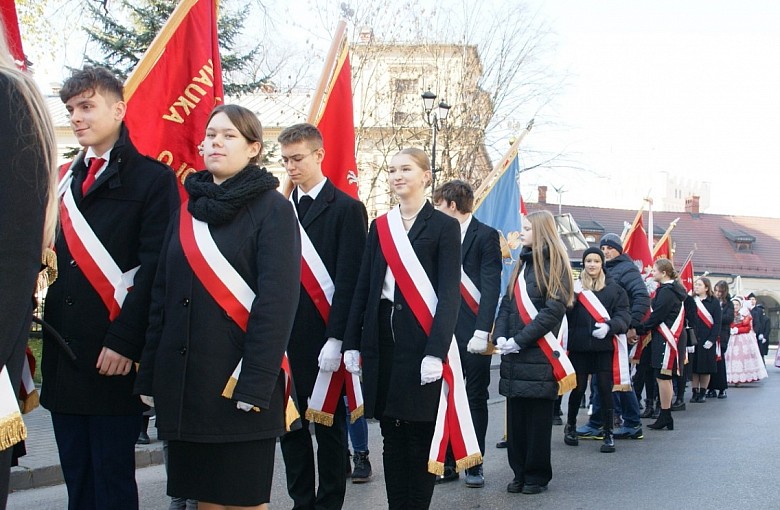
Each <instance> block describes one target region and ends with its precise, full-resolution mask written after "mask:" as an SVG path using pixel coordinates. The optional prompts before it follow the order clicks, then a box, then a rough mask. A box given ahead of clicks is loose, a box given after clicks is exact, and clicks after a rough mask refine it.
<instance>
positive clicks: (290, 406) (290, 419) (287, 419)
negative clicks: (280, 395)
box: [284, 399, 301, 432]
mask: <svg viewBox="0 0 780 510" xmlns="http://www.w3.org/2000/svg"><path fill="white" fill-rule="evenodd" d="M300 417H301V413H300V412H299V411H298V408H297V407H296V406H295V402H293V401H292V399H290V400H288V401H287V409H285V413H284V428H285V430H286V431H287V432H290V431H291V430H292V425H293V423H295V422H296V421H297V420H299V419H300Z"/></svg>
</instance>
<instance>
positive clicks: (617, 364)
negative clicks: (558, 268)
mask: <svg viewBox="0 0 780 510" xmlns="http://www.w3.org/2000/svg"><path fill="white" fill-rule="evenodd" d="M574 287H575V292H576V293H577V294H578V297H577V299H578V300H579V302H580V303H582V306H584V307H585V309H586V310H587V311H588V313H589V314H590V316H591V317H593V320H595V321H596V323H597V324H599V323H605V322H607V321H608V320H609V319H610V315H609V312H608V311H607V309H606V308H604V304H603V303H602V302H601V300H599V298H598V297H597V296H596V294H595V293H594V292H593V291H592V290H585V289H583V288H582V283H581V282H580V281H579V280H578V281H577V282H575V285H574ZM612 346H613V351H612V391H629V390H631V375H630V372H629V366H628V342H627V341H626V335H625V334H620V335H612Z"/></svg>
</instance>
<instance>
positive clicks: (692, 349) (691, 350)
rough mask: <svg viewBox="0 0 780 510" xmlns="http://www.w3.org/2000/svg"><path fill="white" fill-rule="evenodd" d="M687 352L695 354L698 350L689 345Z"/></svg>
mask: <svg viewBox="0 0 780 510" xmlns="http://www.w3.org/2000/svg"><path fill="white" fill-rule="evenodd" d="M685 350H686V351H688V354H693V352H694V351H695V350H696V346H695V345H689V346H688V347H686V348H685Z"/></svg>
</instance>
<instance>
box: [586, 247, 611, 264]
mask: <svg viewBox="0 0 780 510" xmlns="http://www.w3.org/2000/svg"><path fill="white" fill-rule="evenodd" d="M591 253H595V254H597V255H598V256H599V257H601V267H604V262H605V258H604V254H603V253H602V252H601V250H600V249H598V248H596V247H595V246H591V247H590V248H588V249H587V250H585V251H584V252H582V266H583V267H584V266H585V257H587V256H588V255H590V254H591Z"/></svg>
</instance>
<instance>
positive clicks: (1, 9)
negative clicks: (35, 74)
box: [0, 0, 27, 71]
mask: <svg viewBox="0 0 780 510" xmlns="http://www.w3.org/2000/svg"><path fill="white" fill-rule="evenodd" d="M0 21H2V22H3V29H4V31H5V40H6V41H8V49H9V50H10V51H11V56H12V57H13V58H14V62H16V65H17V66H18V67H19V69H21V70H23V71H24V70H26V69H27V66H26V59H25V57H24V50H23V49H22V35H21V34H20V33H19V19H18V18H17V17H16V2H15V1H14V0H0Z"/></svg>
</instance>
